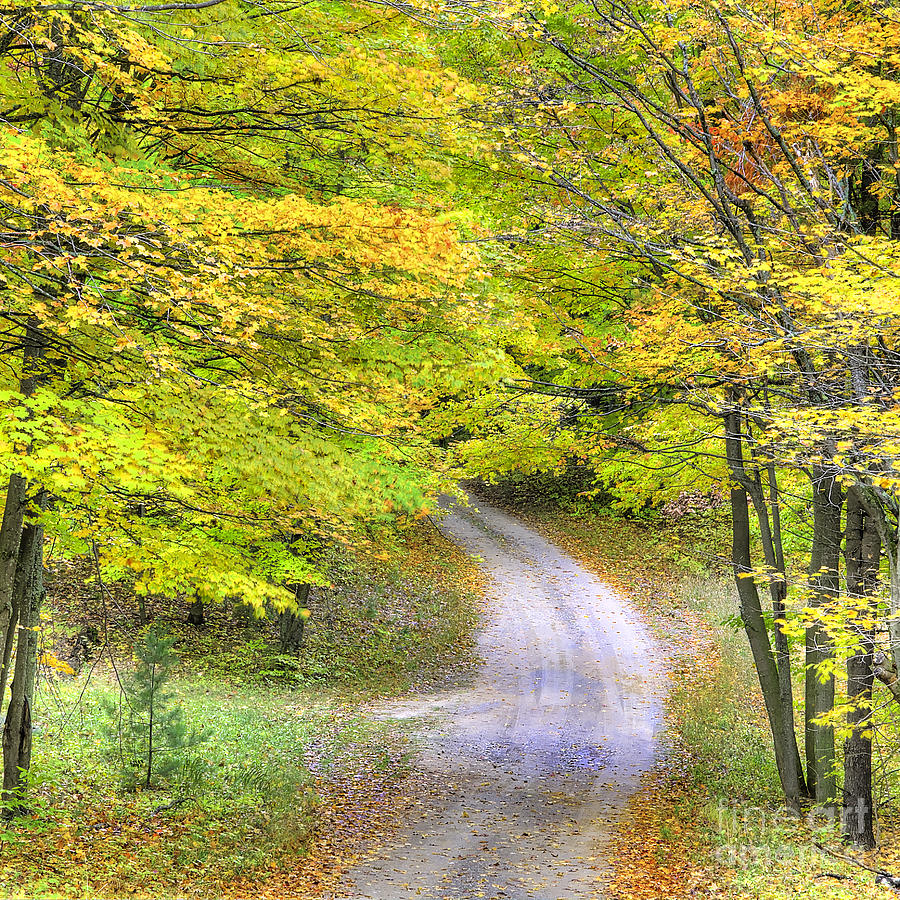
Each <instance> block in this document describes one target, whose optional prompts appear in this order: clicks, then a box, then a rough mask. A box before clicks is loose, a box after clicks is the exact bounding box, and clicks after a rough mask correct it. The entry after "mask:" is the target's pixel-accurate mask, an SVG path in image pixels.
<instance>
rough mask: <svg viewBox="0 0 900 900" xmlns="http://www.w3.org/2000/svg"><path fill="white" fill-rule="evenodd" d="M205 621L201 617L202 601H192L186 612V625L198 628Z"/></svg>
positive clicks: (203, 617) (202, 616)
mask: <svg viewBox="0 0 900 900" xmlns="http://www.w3.org/2000/svg"><path fill="white" fill-rule="evenodd" d="M205 621H206V618H205V616H204V615H203V601H202V600H200V599H199V598H198V599H196V600H194V602H193V603H192V604H191V608H190V609H189V610H188V615H187V623H188V625H196V626H200V625H202V624H203V623H204V622H205Z"/></svg>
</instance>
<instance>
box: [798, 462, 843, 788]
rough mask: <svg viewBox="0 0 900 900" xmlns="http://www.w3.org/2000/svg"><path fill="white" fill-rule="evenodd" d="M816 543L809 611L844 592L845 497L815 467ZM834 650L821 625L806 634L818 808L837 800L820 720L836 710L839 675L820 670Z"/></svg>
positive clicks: (810, 747) (811, 761)
mask: <svg viewBox="0 0 900 900" xmlns="http://www.w3.org/2000/svg"><path fill="white" fill-rule="evenodd" d="M812 490H813V499H812V507H813V539H812V552H811V556H810V566H809V574H810V585H811V588H812V597H811V598H810V606H811V607H813V608H818V607H821V606H827V605H830V604H831V603H833V602H834V601H835V600H836V599H837V596H838V592H839V590H840V579H839V566H840V556H841V537H842V529H841V512H842V508H843V496H842V493H841V488H840V485H839V484H838V483H837V481H836V479H835V473H834V472H833V471H831V470H828V469H824V468H823V467H821V466H815V467H813V470H812ZM833 653H834V650H833V647H832V644H831V639H830V638H829V636H828V634H827V632H826V631H825V629H824V628H823V627H822V625H821V624H819V623H818V622H816V623H814V624H812V625H810V626H809V627H808V628H807V629H806V685H805V701H806V709H805V725H806V777H807V783H808V785H809V790H810V793H811V794H812V796H813V797H814V798H815V800H816V802H817V803H824V804H830V803H833V802H834V800H835V798H836V796H837V781H836V776H835V771H834V727H833V726H832V725H830V724H823V723H821V722H819V721H817V720H818V718H819V717H820V716H822V715H827V714H828V713H830V712H831V711H832V710H833V709H834V675H827V676H826V677H824V678H822V677H821V675H820V672H819V667H820V666H821V665H822V664H823V663H825V662H827V661H828V660H829V659H830V658H831V657H832V655H833Z"/></svg>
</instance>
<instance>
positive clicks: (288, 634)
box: [278, 584, 309, 654]
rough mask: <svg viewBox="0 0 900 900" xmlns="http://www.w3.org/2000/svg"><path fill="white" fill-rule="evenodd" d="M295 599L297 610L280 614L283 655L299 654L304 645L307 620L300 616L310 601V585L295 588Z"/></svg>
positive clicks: (279, 632)
mask: <svg viewBox="0 0 900 900" xmlns="http://www.w3.org/2000/svg"><path fill="white" fill-rule="evenodd" d="M294 598H295V600H296V601H297V610H296V611H293V610H289V609H286V610H283V611H282V612H280V613H279V614H278V638H279V642H280V644H281V652H282V653H290V654H297V653H299V652H300V646H301V644H302V643H303V628H304V625H305V623H306V619H305V618H304V617H303V616H302V615H300V610H301V609H303V608H304V607H305V606H306V604H307V601H308V600H309V585H308V584H298V585H296V586H295V587H294Z"/></svg>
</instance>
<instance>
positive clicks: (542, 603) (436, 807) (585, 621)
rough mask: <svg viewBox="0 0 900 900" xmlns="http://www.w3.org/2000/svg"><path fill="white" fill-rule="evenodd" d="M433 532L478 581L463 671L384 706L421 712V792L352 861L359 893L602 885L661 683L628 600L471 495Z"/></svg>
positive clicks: (575, 892)
mask: <svg viewBox="0 0 900 900" xmlns="http://www.w3.org/2000/svg"><path fill="white" fill-rule="evenodd" d="M473 502H474V506H472V507H468V508H465V507H459V506H454V507H453V508H452V509H451V510H450V512H449V514H448V515H447V517H446V518H445V519H443V521H442V523H441V529H442V531H443V532H444V533H445V534H446V535H447V536H448V537H449V538H450V539H451V540H453V541H454V542H455V543H457V544H458V545H459V546H461V547H463V548H464V549H465V550H467V551H468V552H469V553H471V554H472V555H474V556H475V558H476V559H477V560H478V561H479V563H480V565H481V566H482V567H483V569H484V572H485V574H486V576H487V578H488V602H487V609H486V611H485V614H484V616H483V621H482V625H481V628H480V631H479V637H478V646H479V652H480V655H481V657H482V659H483V665H482V666H481V668H480V669H479V670H478V672H477V673H476V675H475V676H474V679H473V683H472V684H471V685H470V686H468V687H466V688H465V689H462V690H456V691H448V692H446V693H443V694H434V695H430V696H427V697H418V698H415V699H413V700H410V701H403V702H400V703H395V704H392V705H390V706H388V707H385V708H383V709H382V710H381V712H380V714H381V715H385V716H394V717H422V718H423V720H424V721H423V723H422V724H423V733H424V735H425V736H424V738H423V746H422V749H421V752H420V754H419V756H418V757H417V761H416V768H417V769H418V770H421V771H423V772H424V773H425V778H426V783H428V784H430V785H431V788H430V790H429V792H428V796H427V799H426V800H425V802H424V803H423V804H422V805H421V806H420V807H419V808H418V812H417V813H415V814H414V816H413V818H412V820H411V821H409V822H408V823H407V824H406V825H405V826H404V830H402V831H401V832H400V833H399V835H397V836H396V837H395V840H394V841H393V843H392V844H391V845H389V846H386V847H382V848H380V849H379V850H378V851H377V853H376V855H374V856H373V857H372V858H370V859H368V860H366V861H364V862H363V863H361V864H360V865H358V866H357V867H356V868H355V869H353V870H352V872H351V877H350V879H349V881H348V883H347V885H346V893H345V895H344V896H346V897H351V898H359V900H363V898H365V900H399V898H404V900H405V898H423V900H439V898H448V900H474V898H480V897H484V898H494V900H501V898H502V900H525V898H529V900H535V898H537V900H561V898H565V900H574V898H582V897H584V898H599V897H602V896H603V895H604V892H603V881H604V877H603V876H604V872H605V871H608V869H607V868H606V867H607V862H606V860H605V858H604V850H603V847H604V842H605V839H606V838H607V837H608V835H609V833H610V829H611V825H612V823H614V821H615V819H616V817H617V816H618V815H620V814H621V812H622V810H623V808H624V806H625V803H626V802H627V798H628V795H629V794H630V793H632V792H633V791H635V790H636V789H637V787H638V786H639V783H640V779H641V775H642V774H643V773H644V772H645V771H646V770H647V769H648V768H649V767H650V766H651V765H652V764H653V761H654V754H655V749H656V744H655V736H656V734H657V732H658V730H659V728H660V726H661V718H662V717H661V704H660V700H659V695H660V693H661V685H662V681H663V677H664V676H663V674H662V666H661V663H660V658H659V655H658V651H656V650H655V648H654V643H653V640H652V638H651V636H650V634H649V633H648V630H647V628H646V627H645V626H644V625H643V624H642V623H641V622H640V620H639V619H638V617H637V615H636V614H635V612H634V611H633V609H631V608H630V607H629V605H628V603H627V602H626V600H625V599H624V598H623V597H622V596H621V595H619V594H617V593H615V592H614V591H613V590H612V589H611V588H609V587H608V586H606V585H604V584H603V583H602V582H601V581H599V580H598V579H597V578H596V577H594V576H593V575H591V574H590V573H588V572H587V571H585V570H584V569H583V568H582V567H581V566H580V565H579V564H578V563H577V562H576V561H575V560H574V559H573V558H572V557H570V556H568V555H567V554H565V553H564V552H562V551H561V550H560V549H559V548H558V547H556V546H554V545H553V544H552V543H550V542H549V541H547V540H546V539H545V538H543V537H541V536H540V535H538V534H537V533H535V532H534V531H533V530H531V529H530V528H528V527H526V526H525V525H524V524H523V523H522V522H520V521H518V520H517V519H515V518H514V517H513V516H510V515H508V514H507V513H505V512H502V511H500V510H498V509H495V508H493V507H491V506H490V505H488V504H487V503H484V502H482V501H473Z"/></svg>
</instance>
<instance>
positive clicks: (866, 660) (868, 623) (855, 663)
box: [842, 488, 881, 849]
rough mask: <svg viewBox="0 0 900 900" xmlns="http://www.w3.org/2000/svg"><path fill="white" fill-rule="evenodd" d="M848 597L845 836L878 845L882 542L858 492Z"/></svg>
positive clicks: (853, 496)
mask: <svg viewBox="0 0 900 900" xmlns="http://www.w3.org/2000/svg"><path fill="white" fill-rule="evenodd" d="M845 535H846V543H845V549H844V554H845V559H846V566H847V595H848V597H849V598H852V599H856V600H858V601H868V602H861V603H860V613H861V618H860V621H861V622H862V623H863V624H862V625H860V626H859V627H858V629H857V633H858V635H859V641H858V644H857V646H856V649H855V652H854V653H853V655H852V656H851V657H850V658H849V659H848V660H847V697H848V698H849V700H850V703H851V704H852V709H851V710H850V712H848V713H847V724H848V725H849V726H850V727H851V729H852V731H851V734H850V737H848V738H847V740H846V741H845V743H844V814H843V818H842V821H843V831H844V836H845V837H846V838H847V839H848V840H850V841H852V842H853V843H854V844H856V845H857V846H859V847H862V848H864V849H871V848H872V847H874V846H875V807H874V802H873V798H872V735H871V728H872V683H873V680H874V674H873V655H874V652H875V631H874V628H875V624H874V616H875V613H876V609H875V602H874V595H875V592H876V590H877V587H878V568H879V560H880V557H881V538H880V536H879V533H878V528H877V526H876V523H875V522H874V521H873V519H872V516H871V515H870V514H869V513H868V511H867V508H866V505H865V504H864V503H863V501H862V500H861V498H860V496H859V492H858V491H857V490H856V489H855V488H852V489H851V490H850V492H849V493H848V495H847V525H846V530H845Z"/></svg>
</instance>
